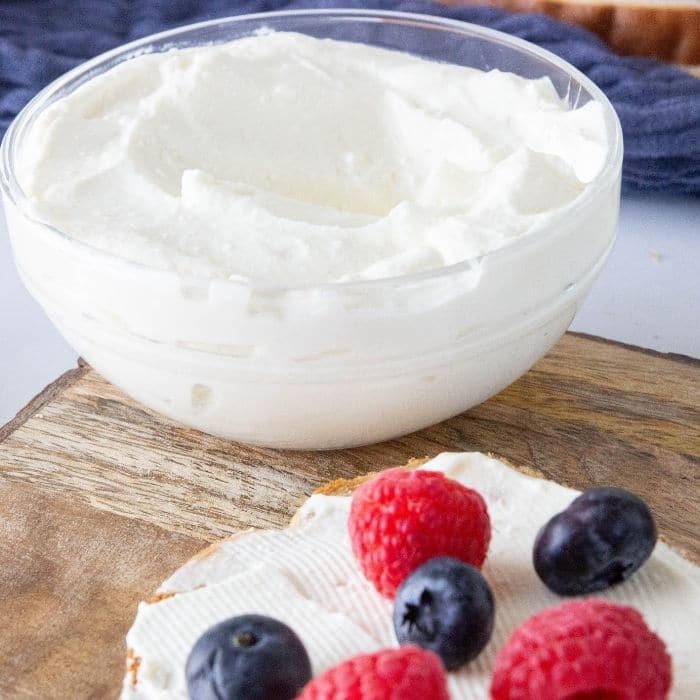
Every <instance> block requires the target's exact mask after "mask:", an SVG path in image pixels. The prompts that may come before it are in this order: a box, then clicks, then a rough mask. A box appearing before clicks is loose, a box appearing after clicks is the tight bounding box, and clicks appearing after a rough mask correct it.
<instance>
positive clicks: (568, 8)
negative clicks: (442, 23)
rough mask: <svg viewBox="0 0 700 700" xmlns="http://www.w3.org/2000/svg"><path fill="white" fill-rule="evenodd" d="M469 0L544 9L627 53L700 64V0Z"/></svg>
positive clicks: (455, 0) (461, 0) (451, 0)
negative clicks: (587, 30)
mask: <svg viewBox="0 0 700 700" xmlns="http://www.w3.org/2000/svg"><path fill="white" fill-rule="evenodd" d="M443 2H444V3H445V4H449V5H460V4H468V3H467V2H465V0H443ZM469 4H479V5H493V6H495V7H501V8H503V9H506V10H511V11H514V12H539V13H542V14H546V15H549V16H550V17H554V18H555V19H558V20H561V21H562V22H568V23H570V24H578V25H581V26H582V27H585V28H586V29H589V30H590V31H592V32H595V33H596V34H597V35H598V36H599V37H601V39H603V40H604V41H606V42H607V43H608V44H609V45H610V46H611V47H612V48H613V49H614V50H615V51H617V52H618V53H621V54H625V55H634V56H646V57H649V58H659V59H661V60H663V61H669V62H672V63H679V64H683V65H686V66H694V65H695V66H697V65H700V0H680V1H676V0H668V1H665V0H472V2H471V3H469Z"/></svg>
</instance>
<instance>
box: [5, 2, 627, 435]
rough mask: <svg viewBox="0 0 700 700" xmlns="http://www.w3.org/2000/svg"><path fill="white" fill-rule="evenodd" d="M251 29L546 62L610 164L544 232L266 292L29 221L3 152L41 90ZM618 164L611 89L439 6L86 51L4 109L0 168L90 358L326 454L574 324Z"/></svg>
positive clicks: (12, 150)
mask: <svg viewBox="0 0 700 700" xmlns="http://www.w3.org/2000/svg"><path fill="white" fill-rule="evenodd" d="M261 28H269V29H272V30H277V31H295V32H302V33H305V34H309V35H313V36H316V37H330V38H334V39H342V40H345V41H354V42H362V43H367V44H372V45H375V46H381V47H386V48H391V49H399V50H402V51H407V52H409V53H413V54H417V55H421V56H424V57H427V58H430V59H434V60H439V61H444V62H451V63H456V64H462V65H466V66H473V67H476V68H480V69H492V68H498V69H501V70H504V71H511V72H513V73H516V74H519V75H521V76H524V77H528V78H538V77H541V76H548V77H549V78H550V79H551V81H552V83H553V84H554V86H555V88H556V89H557V91H558V93H559V94H560V96H562V97H563V98H564V99H565V100H566V101H567V102H568V103H569V104H570V105H571V106H572V107H575V106H579V105H582V104H585V103H586V102H588V101H589V100H597V101H598V102H600V103H601V104H602V106H603V110H604V113H605V121H606V128H607V137H608V143H609V151H608V155H607V160H606V162H605V165H604V167H603V169H602V170H601V172H600V173H599V175H598V176H597V178H596V179H595V180H594V181H593V182H592V183H591V184H590V185H589V186H588V188H587V189H586V191H585V192H584V193H583V194H582V195H581V196H580V197H579V198H578V199H577V200H576V201H575V202H574V203H573V205H572V206H570V207H568V208H566V209H565V210H563V211H562V212H561V214H560V215H558V216H555V217H553V218H552V219H551V220H550V221H549V222H548V224H547V225H546V226H543V227H541V229H540V230H537V231H535V232H533V233H531V234H529V235H526V236H522V237H520V238H518V239H516V240H515V241H514V242H513V243H511V244H509V245H508V246H506V247H504V248H500V249H498V250H495V251H493V252H490V253H488V254H487V255H484V256H481V257H479V258H475V259H470V260H465V261H464V262H461V263H458V264H456V265H452V266H448V267H443V268H440V269H437V270H431V271H428V272H423V273H420V274H411V275H405V276H401V277H395V278H390V279H380V280H372V281H353V282H345V283H337V284H317V285H310V286H296V287H273V286H265V285H260V284H256V283H254V282H250V281H229V280H220V279H214V280H209V279H200V278H186V277H182V276H180V275H178V274H176V273H174V272H171V271H164V270H159V269H155V268H151V267H147V266H144V265H140V264H137V263H133V262H129V261H126V260H124V259H121V258H118V257H116V256H113V255H110V254H108V253H105V252H103V251H101V250H98V249H95V248H92V247H90V246H89V245H87V244H85V243H83V242H80V241H78V240H75V239H71V238H70V237H69V236H67V235H66V234H64V233H63V232H61V231H59V230H57V229H56V228H54V227H52V226H51V225H49V224H47V223H45V222H43V221H40V220H38V219H37V218H36V217H35V216H34V214H33V213H32V210H31V207H30V206H29V202H28V201H27V199H26V197H25V195H24V193H23V192H22V189H21V187H20V185H19V182H18V179H17V177H16V169H15V166H16V163H17V159H18V156H19V154H21V152H22V147H23V142H24V139H25V136H26V134H27V131H28V129H30V128H31V126H32V123H33V122H34V120H35V119H36V117H37V115H38V114H40V113H41V112H42V110H44V109H45V108H46V107H47V105H49V104H51V103H52V102H54V101H55V100H57V99H60V98H61V97H62V96H64V95H66V94H69V93H70V92H72V91H73V90H75V89H76V88H77V87H78V86H79V85H81V84H82V83H84V82H85V81H87V80H90V79H91V78H93V77H94V76H96V75H99V74H100V73H103V72H104V71H107V70H109V69H110V68H112V67H113V66H115V65H117V64H118V63H121V62H122V61H127V60H129V59H130V58H132V57H134V56H135V55H138V54H141V53H144V52H158V51H165V50H168V49H172V48H174V47H192V46H197V45H202V44H210V43H216V42H225V41H229V40H232V39H237V38H240V37H245V36H249V35H251V34H253V33H255V32H256V31H259V30H260V29H261ZM621 164H622V137H621V132H620V126H619V122H618V119H617V117H616V115H615V112H614V110H613V108H612V106H611V105H610V103H609V102H608V100H607V99H606V98H605V96H604V95H603V94H602V92H601V91H600V90H599V89H598V88H597V87H596V86H595V85H594V84H593V83H592V82H591V81H590V80H588V79H587V78H586V77H585V76H584V75H582V74H581V73H579V72H578V71H577V70H575V69H574V68H573V67H571V66H570V65H568V64H567V63H566V62H564V61H562V60H561V59H559V58H557V57H556V56H554V55H552V54H550V53H548V52H546V51H544V50H542V49H539V48H537V47H535V46H532V45H530V44H528V43H527V42H524V41H521V40H519V39H515V38H512V37H509V36H507V35H504V34H501V33H499V32H495V31H492V30H489V29H484V28H481V27H477V26H472V25H469V24H465V23H462V22H456V21H452V20H448V19H441V18H436V17H429V16H420V15H411V14H405V13H394V12H378V11H377V12H375V11H363V10H359V11H353V10H309V11H293V12H274V13H268V14H258V15H247V16H240V17H234V18H228V19H218V20H213V21H210V22H204V23H201V24H196V25H191V26H186V27H182V28H179V29H175V30H172V31H168V32H164V33H161V34H157V35H154V36H151V37H147V38H145V39H142V40H140V41H137V42H134V43H131V44H128V45H126V46H123V47H121V48H118V49H115V50H114V51H111V52H109V53H106V54H103V55H102V56H99V57H97V58H95V59H93V60H91V61H88V62H87V63H85V64H83V65H81V66H79V67H78V68H76V69H75V70H73V71H71V72H69V73H67V74H66V75H64V76H63V77H61V78H59V79H58V80H56V81H55V82H54V83H52V84H51V85H49V86H48V87H47V88H46V89H44V90H43V91H42V92H41V93H39V94H38V95H37V96H36V97H35V98H34V99H33V100H32V101H31V102H30V103H29V104H28V105H27V106H26V107H25V108H24V110H22V112H21V113H20V114H19V116H18V117H17V118H16V119H15V121H14V122H13V123H12V125H11V126H10V128H9V130H8V132H7V134H6V136H5V138H4V140H3V143H2V165H1V168H2V170H1V177H0V180H1V183H2V193H3V201H4V205H5V213H6V217H7V224H8V229H9V232H10V238H11V241H12V246H13V250H14V255H15V260H16V264H17V268H18V270H19V273H20V275H21V277H22V279H23V281H24V283H25V284H26V286H27V288H28V289H29V291H30V292H31V293H32V294H33V295H34V297H35V298H36V299H37V300H38V301H39V303H40V304H41V305H42V306H43V308H44V309H45V311H46V313H47V314H48V315H49V317H50V318H51V319H52V321H53V322H54V324H55V325H56V326H57V328H58V329H59V330H60V332H61V333H62V334H63V335H64V337H65V338H66V339H67V340H68V342H69V343H70V344H71V345H72V346H73V347H74V348H75V349H76V350H77V352H78V353H80V354H81V355H82V356H83V357H84V358H85V359H86V360H87V361H88V362H89V363H90V364H91V365H92V366H93V367H94V368H95V369H96V370H97V371H99V372H100V373H101V374H102V375H104V376H105V377H106V378H107V379H109V380H110V381H111V382H113V383H114V384H116V385H117V386H118V387H120V388H121V389H122V390H123V391H125V392H126V393H127V394H129V395H130V396H132V397H133V398H134V399H136V400H137V401H140V402H141V403H143V404H144V405H145V406H147V407H149V408H151V409H153V410H155V411H157V412H159V413H161V414H164V415H165V416H168V417H170V418H171V419H174V420H176V421H180V422H181V423H184V424H186V425H188V426H191V427H194V428H198V429H200V430H203V431H206V432H208V433H212V434H215V435H219V436H221V437H224V438H230V439H235V440H241V441H245V442H250V443H255V444H260V445H267V446H274V447H284V448H295V449H330V448H341V447H349V446H355V445H361V444H367V443H373V442H378V441H381V440H386V439H390V438H394V437H397V436H399V435H402V434H405V433H409V432H412V431H414V430H417V429H419V428H423V427H425V426H428V425H431V424H434V423H437V422H439V421H442V420H444V419H446V418H449V417H451V416H454V415H456V414H458V413H461V412H462V411H465V410H466V409H468V408H470V407H471V406H474V405H476V404H478V403H480V402H482V401H484V400H485V399H487V398H489V397H490V396H493V395H494V394H496V393H497V392H499V391H501V390H502V389H503V388H504V387H506V386H507V385H508V384H510V383H511V382H513V381H514V380H515V379H517V378H518V377H519V376H520V375H522V374H523V373H524V372H526V371H527V370H528V368H530V367H531V366H532V365H533V364H534V363H535V362H536V361H537V360H538V359H539V358H540V357H541V356H542V355H543V354H544V353H545V352H546V351H547V350H548V349H549V348H550V347H551V346H552V344H553V343H554V342H556V340H557V339H558V338H559V337H560V336H561V335H562V334H563V333H564V331H565V330H566V328H567V327H568V326H569V324H570V323H571V321H572V319H573V317H574V314H575V313H576V310H577V309H578V307H579V306H580V305H581V302H582V300H583V298H584V297H585V295H586V293H587V291H588V289H589V288H590V286H591V284H592V282H593V280H594V279H595V277H596V276H597V274H598V273H599V271H600V269H601V267H602V265H603V264H604V262H605V259H606V258H607V256H608V253H609V252H610V249H611V247H612V244H613V241H614V237H615V231H616V226H617V215H618V207H619V191H620V171H621Z"/></svg>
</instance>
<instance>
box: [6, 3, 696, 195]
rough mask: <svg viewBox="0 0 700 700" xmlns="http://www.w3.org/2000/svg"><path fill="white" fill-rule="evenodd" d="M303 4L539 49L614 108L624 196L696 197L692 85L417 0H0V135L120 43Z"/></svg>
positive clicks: (538, 19) (483, 11)
mask: <svg viewBox="0 0 700 700" xmlns="http://www.w3.org/2000/svg"><path fill="white" fill-rule="evenodd" d="M311 7H370V8H375V9H380V8H381V9H392V10H402V11H406V12H422V13H427V14H440V15H443V16H447V17H451V18H454V19H461V20H464V21H467V22H473V23H475V24H481V25H485V26H488V27H492V28H494V29H498V30H501V31H503V32H507V33H509V34H513V35H515V36H518V37H521V38H523V39H527V40H528V41H531V42H533V43H535V44H539V45H540V46H542V47H544V48H546V49H549V50H550V51H552V52H554V53H556V54H558V55H560V56H561V57H563V58H564V59H566V60H567V61H569V62H570V63H572V64H573V65H575V66H576V67H577V68H579V69H580V70H581V71H583V72H584V73H585V74H586V75H588V77H589V78H591V79H592V80H593V81H594V82H595V83H597V84H598V85H599V86H600V88H601V89H602V90H603V91H604V92H605V93H606V94H607V96H608V98H609V99H610V101H611V102H612V103H613V105H614V106H615V109H616V110H617V113H618V115H619V116H620V121H621V122H622V129H623V132H624V138H625V161H624V169H623V185H624V187H625V189H626V190H628V191H630V190H636V191H649V192H650V191H663V192H678V193H688V194H696V195H697V194H700V80H698V79H696V78H693V77H691V76H690V75H687V74H685V73H684V72H682V71H680V70H677V69H675V68H673V67H670V66H667V65H664V64H662V63H659V62H656V61H650V60H645V59H639V58H628V57H621V56H618V55H616V54H614V53H612V52H611V51H610V50H609V49H608V48H607V47H606V46H605V45H604V44H603V43H602V42H601V41H600V40H599V39H598V38H597V37H595V36H594V35H593V34H591V33H589V32H587V31H585V30H583V29H579V28H577V27H572V26H569V25H565V24H562V23H560V22H557V21H555V20H553V19H549V18H547V17H543V16H540V15H528V14H507V13H505V12H503V11H501V10H497V9H494V8H487V7H471V6H466V7H449V8H448V7H442V6H440V5H437V4H436V3H432V2H426V1H422V2H421V1H411V2H402V1H392V0H381V1H375V2H373V1H371V0H370V1H368V2H352V0H340V1H339V2H338V1H337V0H316V1H315V2H314V1H305V0H286V1H285V0H267V1H265V0H242V1H235V0H139V1H138V2H130V1H129V0H3V1H2V2H0V135H2V133H3V132H4V130H5V129H6V128H7V126H8V124H9V123H10V121H11V120H12V118H13V117H14V115H15V114H16V113H17V112H18V111H19V110H20V109H21V108H22V106H23V105H24V104H25V103H26V102H27V101H28V100H29V99H30V98H31V97H32V96H33V95H34V94H35V93H36V92H37V91H38V90H39V89H40V88H42V87H43V86H44V85H46V84H47V83H48V82H50V81H51V80H53V79H54V78H56V77H57V76H59V75H60V74H61V73H64V72H65V71H67V70H68V69H69V68H72V67H73V66H75V65H76V64H78V63H80V62H81V61H84V60H85V59H87V58H90V57H91V56H94V55H96V54H98V53H102V52H103V51H107V50H108V49H111V48H113V47H115V46H117V45H119V44H122V43H124V42H127V41H131V40H132V39H137V38H139V37H142V36H145V35H147V34H152V33H153V32H156V31H160V30H163V29H166V28H169V27H175V26H179V25H182V24H188V23H190V22H196V21H201V20H204V19H210V18H215V17H224V16H227V15H235V14H242V13H249V12H264V11H270V10H279V9H293V8H311Z"/></svg>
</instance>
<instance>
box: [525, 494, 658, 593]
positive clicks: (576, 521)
mask: <svg viewBox="0 0 700 700" xmlns="http://www.w3.org/2000/svg"><path fill="white" fill-rule="evenodd" d="M655 544H656V524H655V523H654V518H653V516H652V514H651V511H650V510H649V508H648V506H647V504H646V503H644V501H642V499H641V498H638V497H637V496H635V495H634V494H632V493H629V491H625V490H624V489H618V488H612V487H606V488H599V489H590V490H589V491H585V492H584V493H582V494H581V495H580V496H579V497H578V498H576V499H575V500H574V501H573V502H572V503H571V505H570V506H569V507H568V508H567V509H566V510H564V511H562V512H561V513H559V514H558V515H555V516H554V517H553V518H552V519H551V520H550V521H549V522H548V523H547V524H546V525H545V526H544V527H543V528H542V529H541V530H540V532H539V534H538V535H537V539H536V540H535V547H534V551H533V562H534V565H535V570H536V571H537V574H538V576H539V577H540V578H541V579H542V581H543V582H544V584H545V585H546V586H547V587H548V588H550V589H551V590H552V591H554V592H555V593H558V594H560V595H579V594H582V593H593V592H594V591H601V590H603V589H604V588H608V587H609V586H612V585H614V584H616V583H620V582H621V581H625V580H626V579H628V578H629V577H630V576H631V575H632V574H633V573H634V572H635V571H636V570H637V569H638V568H639V567H640V566H641V565H642V564H643V563H644V562H645V561H646V559H647V558H648V557H649V555H650V554H651V552H652V550H653V549H654V545H655Z"/></svg>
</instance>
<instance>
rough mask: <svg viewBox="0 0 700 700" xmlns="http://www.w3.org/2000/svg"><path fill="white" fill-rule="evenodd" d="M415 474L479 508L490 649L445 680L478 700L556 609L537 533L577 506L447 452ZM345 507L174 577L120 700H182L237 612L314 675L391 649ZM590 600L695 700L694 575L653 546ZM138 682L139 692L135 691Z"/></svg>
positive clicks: (149, 609) (219, 549)
mask: <svg viewBox="0 0 700 700" xmlns="http://www.w3.org/2000/svg"><path fill="white" fill-rule="evenodd" d="M422 468H424V469H434V470H439V471H442V472H444V473H445V474H446V475H447V476H449V477H450V478H453V479H456V480H458V481H460V482H461V483H463V484H465V485H468V486H470V487H472V488H476V489H477V490H478V491H479V492H480V493H481V494H482V495H483V496H484V498H485V499H486V502H487V504H488V508H489V513H490V517H491V523H492V540H491V545H490V548H489V553H488V557H487V560H486V564H485V566H484V569H483V573H484V575H485V577H486V578H487V580H488V582H489V584H490V585H491V587H492V589H493V592H494V595H495V600H496V623H495V630H494V634H493V638H492V640H491V642H490V643H489V645H488V646H487V647H486V649H485V650H484V652H482V654H481V655H480V656H479V657H478V658H477V659H476V660H475V661H473V662H472V663H470V664H468V665H467V666H466V667H464V668H463V669H461V670H460V671H458V672H456V673H451V674H449V690H450V695H451V697H452V698H453V699H455V700H486V698H487V697H488V687H489V684H490V676H491V667H492V664H493V661H494V659H495V655H496V653H497V652H498V650H499V649H500V648H501V646H502V645H503V643H504V641H505V639H506V638H507V636H508V635H509V634H510V632H512V630H513V629H514V628H515V627H516V626H517V625H519V624H520V623H521V622H523V621H524V620H525V619H526V618H528V617H530V616H531V615H533V614H535V613H536V612H538V611H540V610H542V609H543V608H546V607H551V606H554V605H557V604H558V603H560V602H561V601H562V600H563V599H562V598H559V597H558V596H556V595H555V594H553V593H551V592H550V591H549V590H548V589H546V588H545V586H544V584H543V583H542V582H541V581H540V580H539V579H538V578H537V575H536V574H535V571H534V568H533V566H532V545H533V542H534V539H535V535H536V534H537V532H538V530H539V529H540V527H541V526H542V525H543V524H544V523H545V522H546V521H547V520H548V519H549V518H550V517H552V516H553V515H554V514H556V513H557V512H560V511H561V510H563V509H564V508H565V507H567V506H568V505H569V503H570V502H571V501H572V500H573V499H574V498H575V497H576V495H578V492H577V491H574V490H572V489H568V488H564V487H562V486H559V485H558V484H555V483H553V482H550V481H545V480H542V479H537V478H533V477H530V476H526V475H524V474H521V473H519V472H517V471H515V470H514V469H512V468H511V467H509V466H507V465H505V464H503V463H501V462H499V461H497V460H496V459H493V458H490V457H487V456H486V455H483V454H479V453H461V454H459V453H445V454H442V455H440V456H438V457H436V458H435V459H433V460H431V461H430V462H428V463H426V464H425V465H424V466H423V467H422ZM350 500H351V499H350V497H340V496H322V495H314V496H312V497H311V498H310V499H309V500H308V501H307V502H306V503H305V504H304V505H303V506H302V508H301V509H300V511H299V512H298V514H297V516H296V517H295V519H294V521H293V524H292V526H290V527H289V528H287V529H285V530H281V531H260V532H253V533H244V534H242V535H240V536H237V537H234V538H231V539H229V540H225V541H224V542H222V543H221V544H220V545H218V546H216V547H215V548H212V549H211V550H209V551H208V552H207V553H205V554H204V555H203V556H200V557H198V558H196V559H194V560H192V561H191V562H189V563H188V564H186V565H185V566H184V567H182V568H181V569H180V570H179V571H177V572H176V573H175V574H174V575H173V576H172V577H171V578H170V579H169V580H168V581H166V582H165V584H164V585H163V586H162V588H161V592H162V593H167V592H171V593H176V594H175V595H173V596H172V597H169V598H166V599H164V600H161V601H160V602H158V603H151V604H148V603H142V604H141V605H140V606H139V609H138V614H137V617H136V620H135V622H134V625H133V627H132V628H131V630H130V631H129V633H128V635H127V647H128V648H129V650H130V654H131V656H132V659H134V658H135V659H137V660H138V663H137V664H135V674H127V677H126V679H125V683H124V688H123V694H122V697H123V698H128V699H131V700H136V699H146V698H183V699H185V698H187V691H186V685H185V675H184V666H185V659H186V658H187V655H188V653H189V651H190V649H191V647H192V645H193V644H194V642H195V641H196V640H197V638H198V637H199V636H200V635H201V634H202V633H203V632H204V631H205V630H206V629H207V628H208V627H210V626H211V625H212V624H214V623H216V622H219V621H221V620H223V619H226V618H227V617H231V616H234V615H239V614H243V613H262V614H267V615H272V616H274V617H277V618H278V619H280V620H282V621H283V622H285V623H287V624H288V625H290V626H291V627H292V628H293V629H294V630H295V631H296V632H297V634H299V636H300V637H301V639H302V641H303V642H304V644H305V646H306V648H307V650H308V652H309V655H310V657H311V660H312V665H313V672H314V674H319V673H321V672H323V671H324V670H326V669H327V668H329V667H330V666H332V665H335V664H336V663H339V662H340V661H343V660H344V659H346V658H348V657H349V656H352V655H354V654H357V653H361V652H371V651H375V650H378V649H380V648H385V647H393V646H396V641H395V637H394V632H393V627H392V624H391V609H392V606H391V603H390V602H389V601H387V600H385V599H383V598H382V597H381V596H380V595H379V594H378V593H377V592H376V591H375V590H374V588H373V586H372V584H370V583H369V582H368V581H366V580H365V579H364V578H363V576H362V574H361V573H360V570H359V567H358V565H357V564H356V562H355V560H354V557H353V555H352V551H351V547H350V541H349V538H348V534H347V519H348V513H349V508H350ZM596 597H603V598H607V599H609V600H612V601H615V602H618V603H625V604H629V605H632V606H634V607H635V608H637V609H638V610H639V611H640V612H641V613H642V614H643V616H644V618H645V619H646V621H647V623H648V624H649V626H650V627H651V628H652V629H653V630H654V631H655V632H656V633H657V634H658V635H660V636H661V638H662V639H663V640H664V641H665V642H666V644H667V646H668V650H669V653H670V654H671V656H672V659H673V673H674V683H673V689H672V692H671V698H673V699H674V700H696V699H697V698H698V697H700V669H699V668H698V664H697V631H698V629H700V571H699V570H698V568H697V567H695V566H694V565H693V564H691V563H690V562H688V561H686V560H685V559H683V558H682V557H681V556H680V555H678V554H676V553H675V552H674V551H672V550H671V549H670V548H669V547H667V546H666V545H665V544H663V543H661V542H659V543H658V544H657V546H656V549H655V550H654V553H653V554H652V556H651V558H650V559H649V560H648V561H647V562H646V563H645V564H644V566H643V567H642V568H641V569H640V570H639V571H638V572H637V573H636V574H635V575H634V576H633V577H632V579H630V580H629V581H627V582H626V583H623V584H621V585H618V586H615V587H613V588H611V589H609V590H607V591H604V592H602V593H597V594H596ZM134 678H136V681H137V682H136V684H135V685H132V680H133V679H134Z"/></svg>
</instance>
